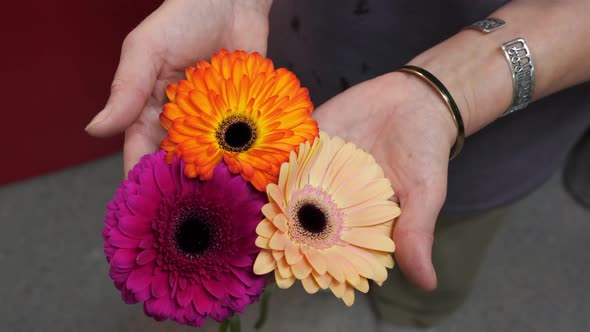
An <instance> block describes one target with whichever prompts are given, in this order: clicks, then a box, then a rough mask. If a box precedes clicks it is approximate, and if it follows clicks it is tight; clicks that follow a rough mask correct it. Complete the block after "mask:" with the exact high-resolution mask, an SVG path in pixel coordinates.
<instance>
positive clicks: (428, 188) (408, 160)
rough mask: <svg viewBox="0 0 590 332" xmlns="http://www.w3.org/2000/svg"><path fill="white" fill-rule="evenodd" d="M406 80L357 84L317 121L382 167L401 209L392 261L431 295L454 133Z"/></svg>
mask: <svg viewBox="0 0 590 332" xmlns="http://www.w3.org/2000/svg"><path fill="white" fill-rule="evenodd" d="M406 79H407V78H406V77H404V76H402V74H399V73H396V74H390V75H386V76H382V77H379V78H377V79H374V80H371V81H367V82H365V83H361V84H359V85H357V86H355V87H353V88H351V89H349V90H347V91H345V92H343V93H341V94H340V95H338V96H336V97H335V98H333V99H332V100H330V101H328V102H327V103H326V104H324V105H322V106H320V107H319V108H318V109H317V111H316V112H317V114H316V115H315V118H316V119H317V120H318V123H319V125H320V128H322V129H323V130H325V131H326V132H328V133H329V134H330V135H336V136H340V137H342V138H344V139H345V140H347V141H351V142H354V143H355V144H357V145H358V146H359V147H361V148H364V149H366V150H367V151H369V152H370V153H371V154H373V156H374V157H375V158H376V160H377V161H378V162H379V163H380V164H381V165H382V166H383V169H384V171H385V175H386V176H387V177H388V178H389V179H390V181H391V183H392V186H393V188H394V190H395V191H396V195H395V199H396V200H398V201H399V203H400V206H401V208H402V215H401V217H400V219H399V221H398V223H397V225H396V227H395V230H394V234H393V238H394V240H395V242H396V245H397V251H396V259H397V261H398V263H399V265H400V267H401V269H402V271H403V272H404V274H405V275H406V276H407V277H408V278H409V279H410V280H412V281H413V282H414V283H416V284H417V285H418V286H420V287H422V288H427V289H430V288H433V287H434V285H435V280H436V277H435V274H434V270H433V269H432V265H431V262H430V250H431V246H432V236H433V232H434V223H435V220H436V218H437V216H438V213H439V211H440V208H441V206H442V203H443V201H444V198H445V193H446V178H447V165H448V157H449V154H448V152H449V148H450V144H451V142H449V138H448V137H449V135H448V128H449V127H450V128H451V129H453V128H452V126H448V125H447V123H446V122H448V120H447V119H446V118H445V117H448V114H446V113H445V112H446V111H445V110H444V105H443V104H442V103H440V101H438V100H436V97H437V96H436V95H434V94H432V92H431V91H429V90H428V89H424V87H422V86H420V85H419V84H416V90H415V91H414V90H413V89H412V86H411V85H408V84H407V82H405V81H404V80H406ZM413 83H416V82H413ZM417 83H420V82H417ZM418 94H424V97H423V98H422V97H420V96H418ZM409 96H413V97H409ZM429 98H431V99H429ZM429 101H431V102H432V103H430V102H429ZM430 105H434V106H433V107H431V106H430ZM441 106H442V107H443V109H440V108H441ZM451 125H452V123H451Z"/></svg>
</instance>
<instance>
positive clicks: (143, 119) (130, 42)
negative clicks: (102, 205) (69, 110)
mask: <svg viewBox="0 0 590 332" xmlns="http://www.w3.org/2000/svg"><path fill="white" fill-rule="evenodd" d="M270 5H271V1H270V0H206V1H205V0H203V1H196V0H168V1H166V2H164V4H162V6H161V7H160V8H158V9H157V10H156V11H155V12H154V13H152V14H151V15H150V16H149V17H147V18H146V19H145V20H144V21H143V22H142V23H141V24H140V25H139V26H138V27H137V28H135V29H134V30H133V31H132V32H131V33H130V34H129V35H128V36H127V38H126V39H125V41H124V43H123V48H122V51H121V59H120V62H119V67H118V69H117V72H116V74H115V78H114V80H113V83H112V86H111V95H110V98H109V100H108V102H107V104H106V106H105V108H104V109H103V110H102V111H101V112H100V113H98V114H97V115H96V117H95V118H94V119H93V120H92V121H91V123H90V124H89V125H88V126H87V127H86V130H87V131H88V133H89V134H90V135H93V136H98V137H104V136H110V135H114V134H117V133H120V132H122V131H125V147H124V171H125V174H127V172H128V171H129V170H130V169H131V168H132V167H133V166H134V165H135V164H136V163H137V162H138V161H139V159H140V158H141V156H143V155H144V154H147V153H151V152H153V151H155V150H156V149H157V148H158V145H159V143H160V140H161V139H162V138H163V137H164V136H165V132H164V130H163V129H162V128H161V126H160V123H159V120H158V116H159V114H160V112H161V110H162V105H163V104H164V103H165V99H166V97H165V88H166V86H167V85H168V84H169V83H171V82H174V81H178V80H180V79H182V78H183V77H184V70H185V68H186V67H187V66H189V65H194V64H195V63H196V61H197V60H200V59H208V58H209V57H210V56H211V55H212V54H213V53H215V52H217V51H219V49H221V48H226V49H229V50H234V49H241V50H246V51H251V52H252V51H257V52H259V53H261V54H265V53H266V46H267V37H268V11H269V10H270Z"/></svg>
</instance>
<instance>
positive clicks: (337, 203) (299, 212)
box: [254, 132, 401, 306]
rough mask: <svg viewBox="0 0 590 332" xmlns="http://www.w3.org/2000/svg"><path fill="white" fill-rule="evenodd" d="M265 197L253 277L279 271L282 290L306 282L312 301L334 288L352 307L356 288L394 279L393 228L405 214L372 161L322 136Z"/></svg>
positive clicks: (296, 158)
mask: <svg viewBox="0 0 590 332" xmlns="http://www.w3.org/2000/svg"><path fill="white" fill-rule="evenodd" d="M266 192H267V194H268V199H269V203H268V204H266V205H265V206H264V207H263V208H262V213H263V214H264V216H265V217H266V218H265V219H264V220H262V221H261V222H260V224H258V227H257V228H256V233H258V238H257V239H256V245H257V246H259V247H260V248H262V251H261V252H260V254H259V255H258V257H257V258H256V262H255V263H254V273H256V274H260V275H262V274H266V273H269V272H271V271H273V270H274V275H275V280H276V282H277V285H278V286H279V287H280V288H289V287H291V285H293V283H294V282H295V281H296V280H301V283H302V284H303V287H304V288H305V290H306V291H307V292H308V293H310V294H311V293H315V292H317V291H318V290H319V289H320V288H322V289H326V288H330V290H331V291H332V292H333V293H334V295H336V297H338V298H341V299H342V300H343V301H344V303H345V304H346V305H349V306H350V305H352V303H353V302H354V289H357V290H359V291H361V292H365V293H366V292H367V291H368V290H369V282H368V280H369V279H372V280H373V281H375V282H376V283H377V284H379V285H381V284H382V283H383V282H384V281H385V280H386V279H387V270H386V268H392V267H393V264H394V262H393V257H392V255H391V254H392V253H393V251H394V250H395V244H394V243H393V240H392V239H391V233H392V229H393V222H394V219H395V218H397V217H398V216H399V214H400V212H401V211H400V208H399V206H398V205H397V204H396V203H394V202H393V201H391V200H389V199H390V198H391V197H392V196H393V195H394V192H393V189H392V188H391V183H390V182H389V180H387V179H386V178H385V177H384V174H383V170H382V168H381V167H380V166H379V165H378V164H377V162H376V161H375V159H374V158H373V157H372V156H371V155H370V154H368V153H367V152H365V151H363V150H361V149H359V148H357V147H356V146H355V145H354V144H352V143H346V142H344V141H343V140H342V139H340V138H339V137H334V138H330V137H329V136H328V135H327V134H326V133H324V132H322V133H321V134H320V138H319V139H316V140H315V142H314V143H313V144H312V145H310V144H309V142H306V143H304V144H303V143H302V144H301V146H300V148H299V153H298V154H296V153H295V152H291V156H290V159H289V162H288V163H284V164H283V165H282V166H281V172H280V176H279V181H278V184H274V183H273V184H270V185H268V187H266Z"/></svg>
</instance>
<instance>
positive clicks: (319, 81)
mask: <svg viewBox="0 0 590 332" xmlns="http://www.w3.org/2000/svg"><path fill="white" fill-rule="evenodd" d="M311 76H313V79H314V80H315V82H316V83H317V84H318V86H322V79H321V78H320V74H318V72H317V71H315V70H313V69H312V70H311Z"/></svg>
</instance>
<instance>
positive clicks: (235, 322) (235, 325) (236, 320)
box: [229, 315, 241, 332]
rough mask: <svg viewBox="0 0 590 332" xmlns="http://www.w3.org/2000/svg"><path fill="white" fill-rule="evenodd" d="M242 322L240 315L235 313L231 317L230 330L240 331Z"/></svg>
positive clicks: (231, 331) (232, 331) (233, 331)
mask: <svg viewBox="0 0 590 332" xmlns="http://www.w3.org/2000/svg"><path fill="white" fill-rule="evenodd" d="M240 330H241V324H240V316H238V315H233V316H232V317H231V318H230V319H229V331H230V332H240Z"/></svg>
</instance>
